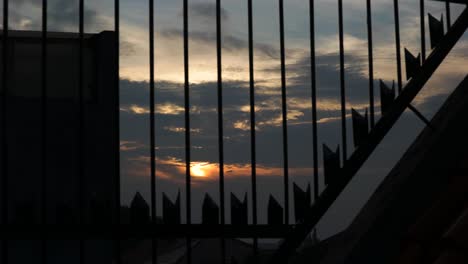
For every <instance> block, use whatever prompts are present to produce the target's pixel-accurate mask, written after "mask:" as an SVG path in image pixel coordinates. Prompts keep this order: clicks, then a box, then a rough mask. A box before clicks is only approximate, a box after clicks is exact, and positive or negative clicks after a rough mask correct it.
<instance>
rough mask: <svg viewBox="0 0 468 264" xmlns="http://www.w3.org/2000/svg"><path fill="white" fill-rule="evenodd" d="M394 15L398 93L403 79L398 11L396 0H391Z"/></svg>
mask: <svg viewBox="0 0 468 264" xmlns="http://www.w3.org/2000/svg"><path fill="white" fill-rule="evenodd" d="M393 7H394V16H395V46H396V60H397V62H396V63H397V76H398V93H401V90H402V87H403V81H402V76H401V47H400V11H399V7H398V0H393Z"/></svg>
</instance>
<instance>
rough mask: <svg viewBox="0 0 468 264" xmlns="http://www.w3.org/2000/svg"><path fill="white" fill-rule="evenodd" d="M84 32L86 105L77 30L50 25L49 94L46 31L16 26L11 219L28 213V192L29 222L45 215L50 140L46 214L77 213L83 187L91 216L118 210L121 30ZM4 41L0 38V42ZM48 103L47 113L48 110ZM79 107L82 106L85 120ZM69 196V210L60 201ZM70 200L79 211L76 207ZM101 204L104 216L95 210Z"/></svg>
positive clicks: (53, 218) (55, 217) (10, 94)
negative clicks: (58, 29)
mask: <svg viewBox="0 0 468 264" xmlns="http://www.w3.org/2000/svg"><path fill="white" fill-rule="evenodd" d="M1 34H2V33H1V32H0V37H1ZM84 39H85V41H84V56H83V63H84V67H83V69H84V72H83V87H82V88H83V104H82V105H80V103H79V102H80V100H79V94H80V89H79V86H78V85H79V66H78V65H79V37H78V34H74V33H52V32H50V33H48V35H47V44H46V46H47V53H48V54H47V62H46V66H47V67H46V68H44V69H47V71H46V73H45V75H46V80H47V84H46V87H45V88H46V90H45V91H46V98H43V97H42V86H41V83H42V77H41V76H42V69H43V67H42V64H41V62H42V60H41V48H42V45H41V41H42V38H41V32H32V31H10V32H9V39H8V51H7V52H8V58H7V60H6V61H7V66H8V68H7V70H8V76H7V79H8V86H7V90H6V96H7V105H6V109H7V110H6V118H7V120H6V133H7V134H6V137H7V144H8V150H7V154H8V183H9V185H8V190H9V193H8V198H9V219H10V221H13V219H15V218H17V217H16V216H15V215H17V214H22V213H21V212H20V211H21V210H23V209H20V208H16V205H18V204H24V203H27V202H29V201H26V200H25V197H28V199H29V198H30V197H32V199H31V207H33V208H34V212H35V213H33V214H29V215H30V217H31V219H29V222H38V220H39V217H40V212H41V210H40V208H39V204H40V201H41V198H40V197H41V188H40V186H41V176H42V174H41V173H42V158H41V157H43V156H44V155H43V154H44V152H43V149H44V146H46V148H45V157H46V161H45V163H46V197H47V203H46V204H47V222H49V223H60V222H63V221H64V219H65V218H67V219H68V220H71V219H69V217H71V216H75V217H78V207H79V206H78V205H79V203H78V201H79V197H80V195H79V192H80V191H81V192H82V194H83V197H84V199H85V202H84V204H85V206H86V210H85V213H86V216H85V219H86V221H87V222H91V221H92V222H96V218H99V217H106V218H107V219H103V221H110V218H109V217H108V216H109V214H107V213H106V214H102V210H104V211H106V212H107V211H111V210H112V208H110V207H111V205H113V204H115V203H114V202H113V201H114V197H115V195H114V186H115V184H114V179H115V177H114V175H115V173H116V168H117V166H116V162H117V160H118V159H117V155H118V153H119V144H118V140H117V138H116V136H117V131H118V104H117V98H118V91H117V90H116V86H115V83H116V58H115V54H116V53H115V48H114V47H115V45H114V42H115V34H114V33H113V32H102V33H100V34H85V36H84ZM1 45H2V42H1V41H0V50H1V49H2V46H1ZM1 59H2V58H1V54H0V60H1ZM0 64H1V63H0ZM2 67H3V66H2V65H0V72H2V69H1V68H2ZM0 85H1V82H0ZM1 89H2V90H3V87H1ZM44 99H45V100H44ZM43 103H44V104H45V109H46V113H45V116H43V115H42V114H43V113H42V111H41V109H43V108H42V107H43V106H44V105H43ZM80 110H83V111H82V114H83V115H82V116H83V127H82V128H80V125H79V124H80V118H81V117H80ZM44 117H45V119H44ZM44 125H45V127H43V126H44ZM43 132H45V138H44V137H43ZM0 133H1V132H0ZM80 137H81V139H80ZM43 139H44V140H43ZM80 147H81V151H82V152H81V155H80ZM80 156H81V159H80ZM0 160H2V159H0ZM0 162H1V161H0ZM80 180H82V182H83V189H81V190H80V189H79V186H80V184H79V181H80ZM92 194H95V195H94V196H93V195H92ZM64 201H67V207H68V209H67V210H65V211H67V213H65V212H64V210H62V209H64V208H60V207H61V206H62V205H63V204H64ZM98 204H99V207H100V209H99V210H95V209H97V208H94V209H92V210H89V206H92V207H93V206H94V207H96V206H97V205H98ZM103 206H107V207H109V208H102V207H103ZM70 208H71V209H72V210H73V211H75V212H74V213H72V212H69V209H70ZM96 212H97V213H99V215H98V216H93V215H91V214H92V213H96ZM64 214H66V215H67V216H65V215H64ZM21 217H24V216H21ZM68 220H67V222H68Z"/></svg>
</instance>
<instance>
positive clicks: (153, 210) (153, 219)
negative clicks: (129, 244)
mask: <svg viewBox="0 0 468 264" xmlns="http://www.w3.org/2000/svg"><path fill="white" fill-rule="evenodd" d="M149 65H150V101H149V104H150V131H149V132H150V158H151V162H150V163H151V175H150V177H151V222H152V224H153V225H156V222H157V221H156V139H155V136H156V135H155V134H156V131H155V99H154V96H155V86H154V0H149ZM157 256H158V254H157V240H156V238H155V237H153V238H152V241H151V257H152V259H151V260H152V263H153V264H156V263H157V261H158V260H157Z"/></svg>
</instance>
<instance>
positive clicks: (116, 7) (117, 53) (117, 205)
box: [114, 0, 122, 264]
mask: <svg viewBox="0 0 468 264" xmlns="http://www.w3.org/2000/svg"><path fill="white" fill-rule="evenodd" d="M114 31H115V43H114V45H115V47H114V49H115V50H114V52H115V55H114V56H115V64H116V65H115V71H116V72H115V83H114V86H115V96H116V98H115V106H114V111H115V116H116V125H115V135H114V137H115V141H116V142H115V147H116V155H115V175H114V177H115V178H114V184H115V190H114V193H115V198H114V199H115V201H114V202H115V212H114V214H115V215H114V224H115V225H116V226H119V225H120V0H114ZM120 250H121V245H120V239H114V258H115V260H116V263H117V264H121V263H122V255H121V254H120Z"/></svg>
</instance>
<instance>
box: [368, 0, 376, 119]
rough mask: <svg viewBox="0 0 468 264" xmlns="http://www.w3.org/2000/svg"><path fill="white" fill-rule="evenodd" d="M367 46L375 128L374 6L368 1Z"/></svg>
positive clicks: (371, 103) (370, 97)
mask: <svg viewBox="0 0 468 264" xmlns="http://www.w3.org/2000/svg"><path fill="white" fill-rule="evenodd" d="M367 44H368V54H369V106H370V123H371V128H374V126H375V110H374V49H373V38H372V5H371V0H367Z"/></svg>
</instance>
